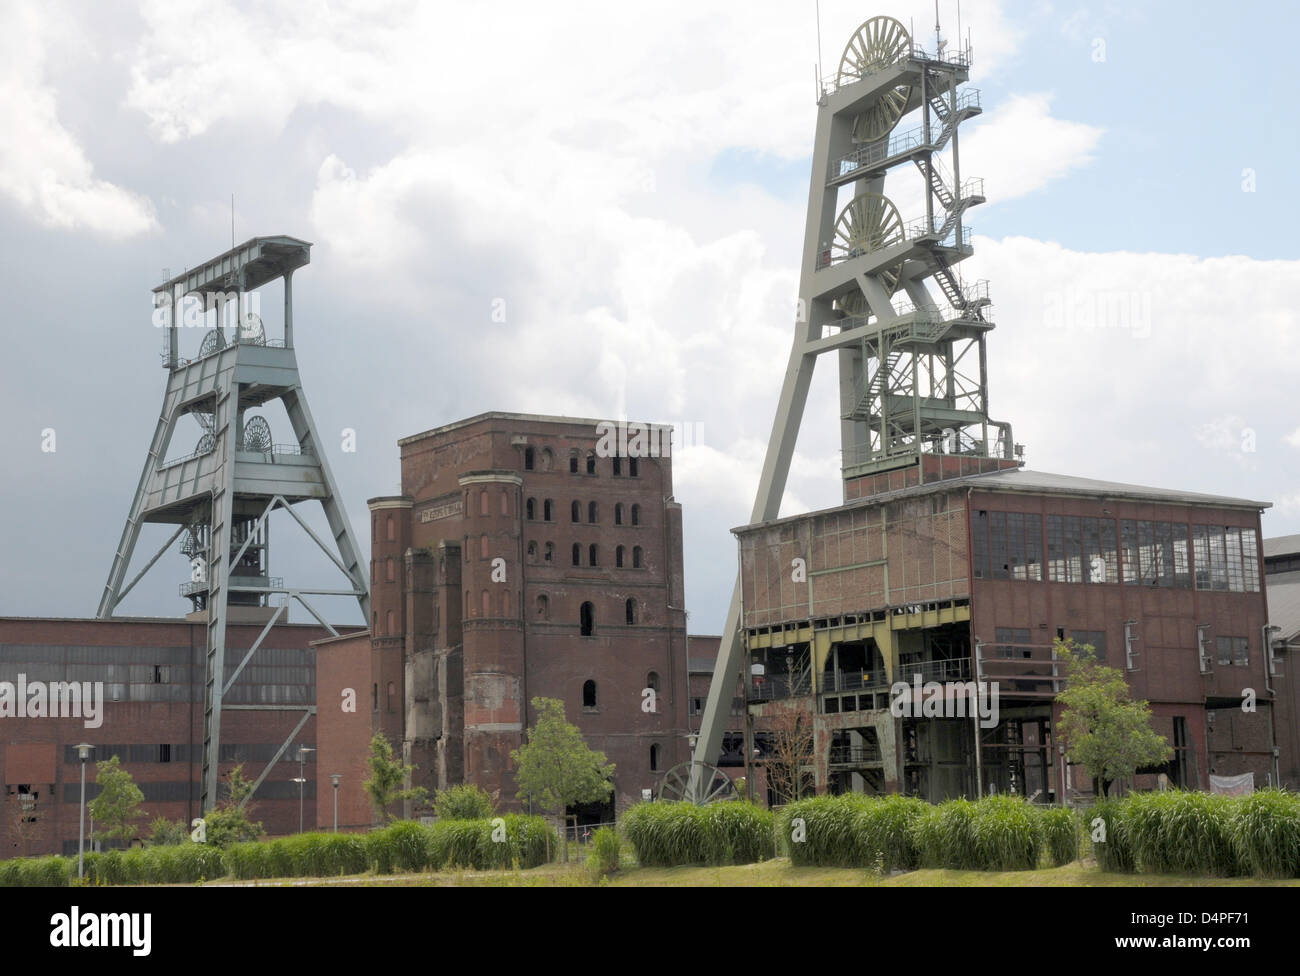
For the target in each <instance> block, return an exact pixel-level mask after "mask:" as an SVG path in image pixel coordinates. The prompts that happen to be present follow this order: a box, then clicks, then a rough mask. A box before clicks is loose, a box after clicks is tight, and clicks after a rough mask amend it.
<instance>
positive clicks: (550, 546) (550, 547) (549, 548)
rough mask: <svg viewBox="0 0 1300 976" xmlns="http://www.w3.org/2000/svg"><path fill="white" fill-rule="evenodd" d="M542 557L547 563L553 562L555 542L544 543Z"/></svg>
mask: <svg viewBox="0 0 1300 976" xmlns="http://www.w3.org/2000/svg"><path fill="white" fill-rule="evenodd" d="M542 558H543V559H545V560H546V561H547V562H548V563H552V562H555V543H554V542H548V543H546V552H545V553H544V554H543V555H542Z"/></svg>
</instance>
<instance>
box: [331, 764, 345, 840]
mask: <svg viewBox="0 0 1300 976" xmlns="http://www.w3.org/2000/svg"><path fill="white" fill-rule="evenodd" d="M342 778H343V776H342V774H341V773H330V779H332V780H333V781H334V833H336V834H337V833H338V832H339V780H341V779H342Z"/></svg>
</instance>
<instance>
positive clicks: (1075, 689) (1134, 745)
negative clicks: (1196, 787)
mask: <svg viewBox="0 0 1300 976" xmlns="http://www.w3.org/2000/svg"><path fill="white" fill-rule="evenodd" d="M1055 643H1056V657H1057V660H1058V661H1061V662H1063V663H1064V665H1065V687H1064V688H1063V689H1062V690H1061V692H1060V694H1058V695H1057V696H1056V700H1057V702H1058V703H1059V704H1061V705H1062V706H1063V707H1064V710H1063V711H1062V712H1061V718H1060V721H1059V722H1057V725H1056V737H1057V739H1058V740H1059V741H1060V742H1061V744H1062V745H1063V746H1064V747H1065V754H1066V757H1067V758H1068V759H1069V760H1070V762H1072V763H1077V764H1078V765H1081V766H1083V768H1084V769H1086V770H1087V771H1088V774H1089V775H1090V776H1092V777H1093V778H1094V779H1096V780H1097V781H1098V782H1099V783H1101V789H1102V795H1103V796H1109V795H1110V787H1111V784H1112V783H1113V782H1115V780H1118V779H1120V778H1122V777H1126V776H1132V775H1133V774H1134V773H1135V772H1137V770H1138V769H1139V768H1140V767H1142V766H1153V765H1155V764H1156V763H1162V762H1165V761H1166V760H1167V759H1169V758H1170V757H1171V756H1172V755H1173V749H1172V748H1170V746H1169V744H1168V743H1167V742H1166V741H1165V737H1164V736H1162V735H1160V734H1158V733H1157V732H1156V731H1155V730H1154V729H1153V728H1151V709H1150V707H1149V706H1148V705H1147V703H1146V702H1145V701H1134V700H1133V699H1132V698H1131V697H1130V694H1129V687H1128V682H1127V681H1126V680H1125V679H1124V672H1123V671H1121V670H1119V669H1118V668H1108V667H1106V665H1104V664H1102V663H1101V662H1100V661H1098V660H1097V657H1096V652H1095V650H1094V649H1093V647H1092V645H1091V644H1084V645H1083V646H1082V647H1076V646H1075V644H1074V641H1073V640H1068V641H1063V640H1061V639H1060V638H1059V637H1058V638H1057V639H1056V642H1055Z"/></svg>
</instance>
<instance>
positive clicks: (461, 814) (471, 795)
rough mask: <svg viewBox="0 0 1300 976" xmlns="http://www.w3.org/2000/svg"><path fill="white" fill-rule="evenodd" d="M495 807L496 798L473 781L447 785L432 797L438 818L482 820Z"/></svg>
mask: <svg viewBox="0 0 1300 976" xmlns="http://www.w3.org/2000/svg"><path fill="white" fill-rule="evenodd" d="M496 809H497V801H496V798H495V797H493V796H492V794H491V793H489V792H488V791H487V790H485V789H483V788H482V787H481V786H476V785H474V784H473V783H465V784H464V785H462V786H449V787H448V788H447V789H445V790H439V791H438V793H437V795H436V796H434V798H433V812H434V814H435V815H436V816H437V818H438V819H439V820H483V819H485V818H487V817H490V816H492V814H494V813H495V812H496Z"/></svg>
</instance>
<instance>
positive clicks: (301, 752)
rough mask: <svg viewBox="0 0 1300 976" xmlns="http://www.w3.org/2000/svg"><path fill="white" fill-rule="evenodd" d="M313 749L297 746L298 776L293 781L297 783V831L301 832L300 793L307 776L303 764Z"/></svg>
mask: <svg viewBox="0 0 1300 976" xmlns="http://www.w3.org/2000/svg"><path fill="white" fill-rule="evenodd" d="M315 751H316V750H315V749H311V748H308V747H307V746H299V747H298V776H297V778H295V779H294V782H295V783H297V784H298V833H300V834H301V833H302V795H303V788H304V786H305V785H306V783H307V776H306V774H305V773H304V772H303V764H304V763H306V762H307V753H309V752H315Z"/></svg>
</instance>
